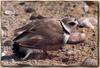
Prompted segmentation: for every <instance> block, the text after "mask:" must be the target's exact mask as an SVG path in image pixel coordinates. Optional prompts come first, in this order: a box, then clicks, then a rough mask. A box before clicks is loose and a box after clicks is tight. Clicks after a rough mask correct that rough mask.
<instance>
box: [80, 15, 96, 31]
mask: <svg viewBox="0 0 100 68" xmlns="http://www.w3.org/2000/svg"><path fill="white" fill-rule="evenodd" d="M78 22H79V26H80V27H88V28H91V29H94V28H95V27H94V26H95V25H97V19H95V18H94V17H82V18H79V19H78Z"/></svg>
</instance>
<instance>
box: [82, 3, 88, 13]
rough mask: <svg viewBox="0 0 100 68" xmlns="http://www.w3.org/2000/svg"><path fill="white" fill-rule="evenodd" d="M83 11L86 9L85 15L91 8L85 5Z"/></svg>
mask: <svg viewBox="0 0 100 68" xmlns="http://www.w3.org/2000/svg"><path fill="white" fill-rule="evenodd" d="M83 9H84V11H85V13H86V12H88V11H89V6H88V5H87V4H86V3H84V5H83Z"/></svg>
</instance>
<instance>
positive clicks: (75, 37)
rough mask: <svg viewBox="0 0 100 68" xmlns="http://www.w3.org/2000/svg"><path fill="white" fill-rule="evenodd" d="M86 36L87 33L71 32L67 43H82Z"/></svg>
mask: <svg viewBox="0 0 100 68" xmlns="http://www.w3.org/2000/svg"><path fill="white" fill-rule="evenodd" d="M85 38H86V35H85V33H78V32H76V33H71V34H70V37H69V39H68V41H67V43H69V44H76V43H80V42H83V41H84V40H85Z"/></svg>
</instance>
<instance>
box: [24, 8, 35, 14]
mask: <svg viewBox="0 0 100 68" xmlns="http://www.w3.org/2000/svg"><path fill="white" fill-rule="evenodd" d="M33 11H35V10H34V9H33V8H32V7H27V8H25V12H27V13H32V12H33Z"/></svg>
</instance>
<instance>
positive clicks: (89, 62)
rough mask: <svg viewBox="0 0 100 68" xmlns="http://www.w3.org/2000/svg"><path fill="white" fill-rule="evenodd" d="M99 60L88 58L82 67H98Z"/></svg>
mask: <svg viewBox="0 0 100 68" xmlns="http://www.w3.org/2000/svg"><path fill="white" fill-rule="evenodd" d="M97 65H98V63H97V60H95V59H91V58H87V59H86V60H85V61H83V63H82V66H97Z"/></svg>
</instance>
